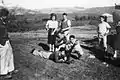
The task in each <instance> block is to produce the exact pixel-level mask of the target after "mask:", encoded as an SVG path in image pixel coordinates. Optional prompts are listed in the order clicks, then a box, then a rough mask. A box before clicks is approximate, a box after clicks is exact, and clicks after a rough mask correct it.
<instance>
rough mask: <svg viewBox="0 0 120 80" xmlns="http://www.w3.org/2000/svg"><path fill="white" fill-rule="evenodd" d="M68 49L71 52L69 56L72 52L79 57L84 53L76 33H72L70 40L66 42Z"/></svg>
mask: <svg viewBox="0 0 120 80" xmlns="http://www.w3.org/2000/svg"><path fill="white" fill-rule="evenodd" d="M66 51H67V52H69V54H68V55H69V57H70V55H72V54H73V55H74V54H77V55H78V57H77V58H78V59H79V58H80V57H81V56H82V55H83V54H84V52H83V50H82V48H81V46H80V42H79V40H77V39H76V38H75V36H74V35H70V37H69V42H68V43H67V44H66Z"/></svg>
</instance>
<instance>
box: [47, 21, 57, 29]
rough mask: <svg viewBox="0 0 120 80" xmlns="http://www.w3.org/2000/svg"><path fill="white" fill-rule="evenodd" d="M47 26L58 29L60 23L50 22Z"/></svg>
mask: <svg viewBox="0 0 120 80" xmlns="http://www.w3.org/2000/svg"><path fill="white" fill-rule="evenodd" d="M46 25H48V28H57V27H58V21H52V20H48V21H47V24H46Z"/></svg>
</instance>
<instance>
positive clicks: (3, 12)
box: [0, 8, 9, 18]
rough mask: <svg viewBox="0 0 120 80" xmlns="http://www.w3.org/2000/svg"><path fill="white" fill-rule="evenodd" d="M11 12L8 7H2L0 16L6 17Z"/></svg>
mask: <svg viewBox="0 0 120 80" xmlns="http://www.w3.org/2000/svg"><path fill="white" fill-rule="evenodd" d="M8 14H9V11H8V10H7V9H6V8H2V9H0V17H2V18H6V17H7V16H8Z"/></svg>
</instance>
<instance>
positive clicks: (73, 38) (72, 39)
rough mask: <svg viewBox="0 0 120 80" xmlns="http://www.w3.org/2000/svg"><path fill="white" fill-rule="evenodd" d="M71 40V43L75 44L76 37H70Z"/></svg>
mask: <svg viewBox="0 0 120 80" xmlns="http://www.w3.org/2000/svg"><path fill="white" fill-rule="evenodd" d="M69 40H70V42H72V43H74V42H75V40H76V38H75V36H74V35H70V37H69Z"/></svg>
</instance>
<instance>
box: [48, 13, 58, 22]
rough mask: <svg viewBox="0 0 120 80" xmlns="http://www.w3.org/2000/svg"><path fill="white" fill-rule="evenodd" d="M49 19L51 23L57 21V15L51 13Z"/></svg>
mask: <svg viewBox="0 0 120 80" xmlns="http://www.w3.org/2000/svg"><path fill="white" fill-rule="evenodd" d="M50 19H51V20H53V21H54V20H57V15H56V14H55V13H51V14H50Z"/></svg>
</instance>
